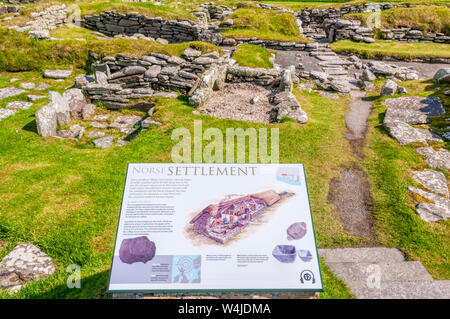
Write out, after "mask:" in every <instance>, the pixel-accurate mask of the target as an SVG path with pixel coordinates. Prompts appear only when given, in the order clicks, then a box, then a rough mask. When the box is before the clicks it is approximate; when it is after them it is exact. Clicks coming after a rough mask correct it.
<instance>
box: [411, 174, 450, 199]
mask: <svg viewBox="0 0 450 319" xmlns="http://www.w3.org/2000/svg"><path fill="white" fill-rule="evenodd" d="M412 176H413V178H414V180H415V181H416V182H418V183H420V184H422V185H423V186H425V188H428V189H429V190H431V191H432V192H434V193H437V194H441V195H444V196H447V197H448V196H449V193H448V185H447V179H446V178H445V175H444V174H443V173H441V172H438V171H435V170H432V169H425V170H423V171H413V172H412Z"/></svg>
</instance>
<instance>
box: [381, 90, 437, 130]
mask: <svg viewBox="0 0 450 319" xmlns="http://www.w3.org/2000/svg"><path fill="white" fill-rule="evenodd" d="M384 103H385V104H386V106H387V107H388V109H387V110H386V116H385V119H386V120H387V121H392V120H400V121H404V122H407V123H410V124H426V123H429V117H430V116H436V115H441V114H444V113H445V110H444V107H443V105H442V103H441V99H440V98H438V97H426V98H425V97H421V96H406V97H399V98H392V99H386V100H385V101H384Z"/></svg>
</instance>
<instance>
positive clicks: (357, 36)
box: [323, 19, 450, 43]
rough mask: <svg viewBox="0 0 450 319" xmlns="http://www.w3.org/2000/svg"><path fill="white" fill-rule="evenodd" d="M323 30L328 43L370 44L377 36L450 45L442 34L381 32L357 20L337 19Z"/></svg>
mask: <svg viewBox="0 0 450 319" xmlns="http://www.w3.org/2000/svg"><path fill="white" fill-rule="evenodd" d="M323 28H324V30H325V33H326V35H327V37H328V41H329V42H334V41H338V40H343V39H352V40H356V41H364V42H367V43H371V42H374V41H375V39H374V37H375V34H377V35H378V36H379V37H380V38H381V39H383V40H395V41H408V42H436V43H450V37H449V36H446V35H445V34H443V33H423V32H422V31H420V30H414V29H411V28H401V29H381V30H379V29H376V28H366V27H361V21H359V20H345V19H338V20H336V21H328V22H324V23H323Z"/></svg>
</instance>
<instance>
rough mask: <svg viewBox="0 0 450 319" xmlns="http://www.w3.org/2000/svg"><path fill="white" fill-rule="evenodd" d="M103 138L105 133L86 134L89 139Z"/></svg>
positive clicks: (98, 131) (97, 131)
mask: <svg viewBox="0 0 450 319" xmlns="http://www.w3.org/2000/svg"><path fill="white" fill-rule="evenodd" d="M103 136H105V132H102V131H100V130H96V131H92V132H89V133H88V137H89V138H99V137H103Z"/></svg>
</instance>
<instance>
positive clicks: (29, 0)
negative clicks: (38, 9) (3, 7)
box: [3, 0, 41, 4]
mask: <svg viewBox="0 0 450 319" xmlns="http://www.w3.org/2000/svg"><path fill="white" fill-rule="evenodd" d="M39 1H41V0H3V2H6V3H12V4H25V3H35V2H39Z"/></svg>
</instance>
